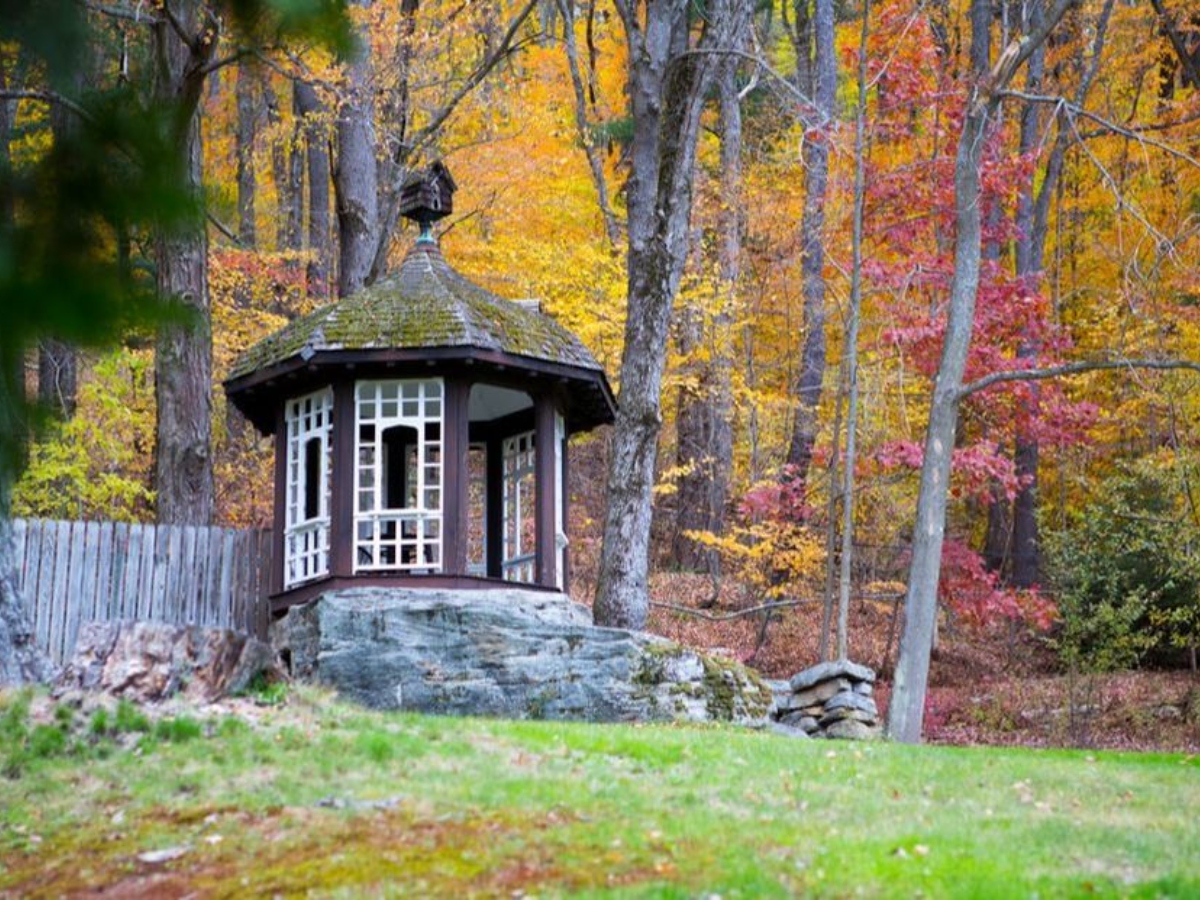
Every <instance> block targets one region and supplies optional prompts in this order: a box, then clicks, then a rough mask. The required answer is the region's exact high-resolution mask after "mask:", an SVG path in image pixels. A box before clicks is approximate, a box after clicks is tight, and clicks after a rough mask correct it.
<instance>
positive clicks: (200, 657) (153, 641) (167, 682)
mask: <svg viewBox="0 0 1200 900" xmlns="http://www.w3.org/2000/svg"><path fill="white" fill-rule="evenodd" d="M274 665H275V656H274V653H273V651H272V650H271V647H270V645H268V644H267V643H266V642H264V641H260V640H257V639H256V638H253V637H250V636H249V635H246V634H242V633H240V632H237V631H231V630H229V629H227V628H202V627H200V626H197V625H168V624H166V623H163V622H88V623H86V624H85V625H84V626H83V627H82V628H81V629H80V631H79V639H78V641H77V642H76V644H75V654H74V655H73V656H72V657H71V660H70V662H68V663H67V666H66V668H65V669H63V671H62V673H61V675H60V676H59V678H58V681H57V683H56V687H57V689H58V690H59V691H66V690H72V689H82V690H88V691H103V692H104V693H108V694H112V695H114V696H118V697H126V698H128V699H130V700H136V701H139V702H146V701H158V700H165V699H167V698H169V697H174V696H177V695H179V696H182V697H184V698H186V699H189V700H196V701H204V702H209V701H212V700H216V699H219V698H220V697H223V696H226V695H227V694H231V693H236V692H238V691H240V690H242V689H244V688H245V687H246V686H247V685H248V684H249V683H250V681H251V679H252V678H253V677H254V676H255V675H257V674H259V673H260V672H264V671H269V670H271V669H273V668H274Z"/></svg>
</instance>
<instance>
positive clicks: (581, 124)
mask: <svg viewBox="0 0 1200 900" xmlns="http://www.w3.org/2000/svg"><path fill="white" fill-rule="evenodd" d="M547 7H548V8H549V4H547ZM557 8H558V10H559V11H560V12H561V13H562V17H563V50H564V51H565V53H566V56H567V70H568V71H569V72H570V73H571V88H572V89H573V90H574V92H575V130H576V132H578V135H579V142H580V144H581V145H582V146H583V152H584V155H585V156H586V157H587V161H588V169H589V170H590V171H591V173H592V184H594V185H595V187H596V202H597V204H598V205H599V207H600V215H601V217H602V218H603V219H604V233H605V234H606V235H607V236H608V243H609V245H610V246H612V247H616V246H617V243H618V242H619V241H620V239H621V229H620V227H619V226H618V225H617V216H616V214H615V213H614V212H613V210H612V205H611V204H610V203H609V200H608V182H607V181H606V180H605V177H604V160H603V158H602V157H601V155H600V148H598V147H597V146H596V144H595V141H593V139H592V129H591V126H590V125H589V124H588V103H587V96H586V93H585V89H584V84H583V71H582V68H581V66H580V65H579V48H578V45H577V44H576V41H575V3H574V2H573V0H557Z"/></svg>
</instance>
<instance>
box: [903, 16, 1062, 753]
mask: <svg viewBox="0 0 1200 900" xmlns="http://www.w3.org/2000/svg"><path fill="white" fill-rule="evenodd" d="M1070 2H1071V0H1060V2H1058V3H1057V5H1056V6H1055V8H1054V9H1053V10H1051V11H1049V12H1048V13H1047V14H1046V16H1045V17H1044V19H1042V21H1041V22H1040V23H1038V24H1037V26H1036V27H1034V28H1032V29H1031V30H1030V31H1029V32H1028V33H1027V34H1025V35H1024V36H1023V37H1022V38H1021V39H1020V40H1014V41H1013V42H1012V43H1011V44H1010V45H1009V46H1008V47H1006V48H1004V50H1003V51H1002V52H1001V54H1000V55H999V57H998V59H997V60H996V62H995V63H994V64H993V65H992V68H991V70H990V71H987V70H985V69H984V68H982V67H981V66H980V62H982V60H981V59H978V58H973V60H972V62H973V65H972V71H971V78H970V81H969V84H968V89H967V97H966V112H965V114H964V117H963V123H962V130H961V133H960V135H959V140H958V153H957V156H956V158H955V164H954V209H955V239H954V274H953V278H952V281H951V285H950V296H949V300H948V302H947V310H946V327H945V334H944V337H943V339H942V341H943V343H942V355H941V362H940V363H939V365H938V371H937V377H936V379H935V382H934V387H933V395H932V398H931V403H930V410H929V424H928V428H927V430H926V436H925V448H924V456H923V460H922V464H921V483H920V488H919V493H918V496H917V514H916V522H915V523H914V527H913V543H912V561H911V563H910V566H909V576H908V588H907V592H906V594H905V600H904V630H903V633H902V636H901V641H900V655H899V657H898V659H897V663H896V673H895V682H894V685H893V689H892V697H891V701H890V703H889V705H888V723H887V730H888V734H889V735H890V736H891V737H892V738H894V739H895V740H899V741H904V742H906V743H915V742H918V741H919V740H920V739H921V728H922V722H923V717H924V709H925V693H926V687H927V684H928V678H929V657H930V653H931V652H932V649H933V633H934V620H935V617H936V614H937V590H938V577H939V574H940V570H941V561H942V544H943V540H944V536H945V528H946V503H947V498H948V495H949V480H950V464H951V454H952V451H953V448H954V444H955V431H956V429H957V426H958V406H959V402H960V400H961V385H962V380H963V372H964V370H965V367H966V361H967V352H968V350H969V348H970V343H971V330H972V321H973V318H974V314H975V300H976V295H977V293H978V290H979V277H980V260H981V247H982V211H981V210H982V204H981V202H980V183H981V168H982V163H983V149H984V146H985V143H986V139H987V136H988V132H989V128H990V126H991V124H992V122H993V121H994V118H995V115H996V112H997V110H998V109H999V106H1000V103H1001V101H1002V100H1003V92H1004V91H1005V90H1006V89H1007V87H1008V85H1009V83H1010V82H1011V80H1012V78H1013V76H1014V75H1015V74H1016V72H1017V71H1018V70H1019V68H1020V67H1021V66H1022V65H1024V64H1025V63H1026V62H1028V60H1029V58H1030V56H1031V55H1032V54H1033V53H1034V51H1036V50H1037V49H1038V48H1039V47H1040V46H1041V45H1042V44H1043V43H1044V42H1045V40H1046V39H1047V37H1048V36H1049V34H1050V32H1051V30H1052V29H1053V28H1054V27H1055V26H1057V24H1058V22H1059V20H1060V19H1061V18H1062V16H1063V15H1064V14H1065V12H1066V10H1067V7H1068V5H1069V4H1070ZM971 26H972V30H973V32H974V33H976V34H979V33H980V32H981V30H982V29H990V28H991V21H990V4H988V3H986V2H984V0H973V2H972V5H971Z"/></svg>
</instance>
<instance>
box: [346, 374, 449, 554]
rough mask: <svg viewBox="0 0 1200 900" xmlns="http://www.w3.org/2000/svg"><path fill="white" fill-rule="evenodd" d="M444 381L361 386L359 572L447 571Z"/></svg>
mask: <svg viewBox="0 0 1200 900" xmlns="http://www.w3.org/2000/svg"><path fill="white" fill-rule="evenodd" d="M442 396H443V390H442V381H441V379H427V380H422V381H360V382H359V383H358V385H357V386H356V388H355V406H356V410H357V412H356V420H355V428H356V432H357V433H356V438H355V448H356V449H355V459H356V461H357V471H356V476H355V478H356V481H355V490H356V501H355V511H354V535H355V563H354V568H355V571H358V572H362V571H382V570H389V569H401V570H405V571H422V572H434V571H438V570H440V569H441V566H442Z"/></svg>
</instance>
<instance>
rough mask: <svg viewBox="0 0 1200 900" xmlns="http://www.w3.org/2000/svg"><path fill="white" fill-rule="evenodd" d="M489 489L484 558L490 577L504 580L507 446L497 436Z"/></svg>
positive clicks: (491, 439) (490, 443)
mask: <svg viewBox="0 0 1200 900" xmlns="http://www.w3.org/2000/svg"><path fill="white" fill-rule="evenodd" d="M485 446H486V447H487V460H486V469H487V476H486V481H487V490H486V492H485V494H486V497H485V501H484V502H485V503H486V504H487V511H486V513H485V515H484V519H485V522H486V523H487V529H486V530H485V531H484V536H483V540H484V559H485V564H486V571H487V577H488V578H503V577H504V570H503V568H502V566H503V563H502V560H503V559H504V443H503V440H502V439H501V438H499V437H497V436H496V435H495V434H489V435H488V437H487V444H486V445H485Z"/></svg>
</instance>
